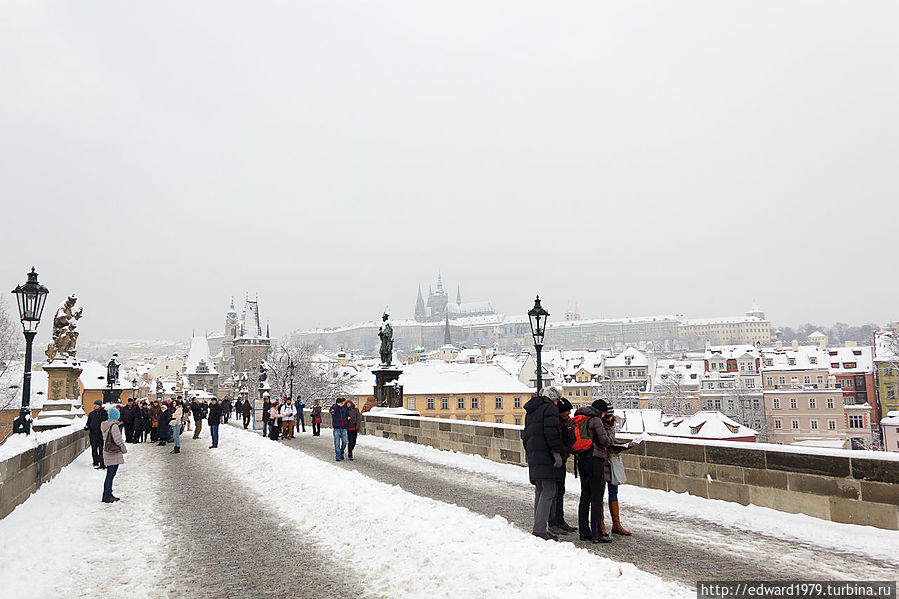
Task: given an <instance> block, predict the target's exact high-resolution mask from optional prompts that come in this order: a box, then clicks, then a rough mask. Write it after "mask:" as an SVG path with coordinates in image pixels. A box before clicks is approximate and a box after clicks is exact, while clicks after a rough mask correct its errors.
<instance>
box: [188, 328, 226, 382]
mask: <svg viewBox="0 0 899 599" xmlns="http://www.w3.org/2000/svg"><path fill="white" fill-rule="evenodd" d="M200 362H204V363H205V365H206V368H208V371H207V372H204V373H198V372H197V366H199V365H200ZM184 370H185V372H186V373H187V374H218V371H217V370H216V369H215V364H214V363H213V362H212V357H211V356H210V355H209V342H208V341H207V339H206V337H194V338H193V339H191V341H190V351H189V352H187V360H186V361H185V362H184Z"/></svg>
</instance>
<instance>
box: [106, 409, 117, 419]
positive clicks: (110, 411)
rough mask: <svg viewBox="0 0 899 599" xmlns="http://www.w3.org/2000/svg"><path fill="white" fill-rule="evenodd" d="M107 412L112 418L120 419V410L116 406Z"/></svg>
mask: <svg viewBox="0 0 899 599" xmlns="http://www.w3.org/2000/svg"><path fill="white" fill-rule="evenodd" d="M107 414H109V419H110V420H118V419H119V411H118V410H117V409H116V408H109V410H108V411H107Z"/></svg>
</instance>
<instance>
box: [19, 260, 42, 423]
mask: <svg viewBox="0 0 899 599" xmlns="http://www.w3.org/2000/svg"><path fill="white" fill-rule="evenodd" d="M13 293H14V294H15V296H16V300H17V301H18V304H19V320H21V321H22V332H23V333H24V334H25V374H24V380H23V381H22V409H21V410H19V417H18V418H16V419H15V420H13V423H12V432H13V433H25V434H26V435H29V434H31V410H30V408H29V405H30V403H31V344H32V343H33V342H34V336H35V335H37V325H38V323H40V321H41V314H43V312H44V303H46V301H47V294H48V293H50V291H49V290H48V289H47V288H46V287H44V286H43V285H41V284H40V283H38V282H37V273H36V272H34V267H31V272H30V273H28V281H26V282H25V284H24V285H19V286H18V287H16V288H15V289H13Z"/></svg>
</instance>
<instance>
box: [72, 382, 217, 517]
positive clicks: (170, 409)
mask: <svg viewBox="0 0 899 599" xmlns="http://www.w3.org/2000/svg"><path fill="white" fill-rule="evenodd" d="M227 401H228V400H227V399H226V400H225V401H224V402H222V403H221V404H220V403H219V401H218V398H215V397H213V398H212V399H211V400H210V401H209V403H207V402H206V401H205V400H198V399H197V398H193V399H192V400H191V401H189V402H188V401H186V400H185V399H184V398H183V397H182V396H180V395H179V396H178V397H177V398H176V399H171V400H153V401H152V402H151V401H148V400H146V399H145V400H143V401H141V402H139V403H138V402H135V401H134V399H132V398H129V399H128V401H127V402H126V403H125V405H124V406H123V405H120V404H116V405H115V406H110V407H108V408H104V407H103V402H101V401H100V400H99V399H98V400H96V401H94V409H93V410H91V412H90V414H88V415H87V424H86V425H85V427H84V428H85V429H86V430H87V431H88V438H89V439H90V445H91V458H92V460H93V465H94V468H96V469H103V470H106V480H105V482H104V485H103V499H102V501H103V502H104V503H113V502H115V501H118V500H119V498H118V497H115V496H114V495H113V494H112V482H113V479H114V478H115V475H116V473H117V471H118V467H119V466H120V465H122V464H124V463H125V458H124V454H126V453H128V448H127V445H126V444H127V443H144V442H147V441H148V439H149V442H151V443H156V445H159V446H163V447H164V446H165V445H166V444H167V443H169V442H171V443H174V445H175V447H174V449H172V451H171V453H178V454H180V453H181V432H182V430H185V431H190V430H191V421H193V425H194V435H193V438H194V439H197V438H199V436H200V431H201V430H202V429H203V420H206V422H207V423H208V424H209V434H210V436H211V437H212V445H210V446H209V449H215V448H217V447H218V443H219V426H220V425H221V423H222V421H223V420H224V421H225V422H227V420H228V419H227V415H228V414H229V412H228V411H226V410H225V406H223V404H225V402H227ZM228 409H229V410H230V405H229V406H228Z"/></svg>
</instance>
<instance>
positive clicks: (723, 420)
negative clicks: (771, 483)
mask: <svg viewBox="0 0 899 599" xmlns="http://www.w3.org/2000/svg"><path fill="white" fill-rule="evenodd" d="M615 416H616V417H618V418H620V419H621V420H622V424H621V432H622V433H628V434H640V433H649V434H652V435H661V436H666V437H679V438H683V439H719V440H729V439H742V438H745V437H752V438H753V439H754V438H755V437H756V431H754V430H752V429H751V428H748V427H745V426H743V425H742V424H740V423H739V422H737V421H735V420H732V419H730V418H728V417H727V416H725V415H724V414H722V413H721V412H717V411H714V410H703V411H700V412H696V413H695V414H691V415H690V416H674V415H671V414H663V413H662V411H661V410H615Z"/></svg>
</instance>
